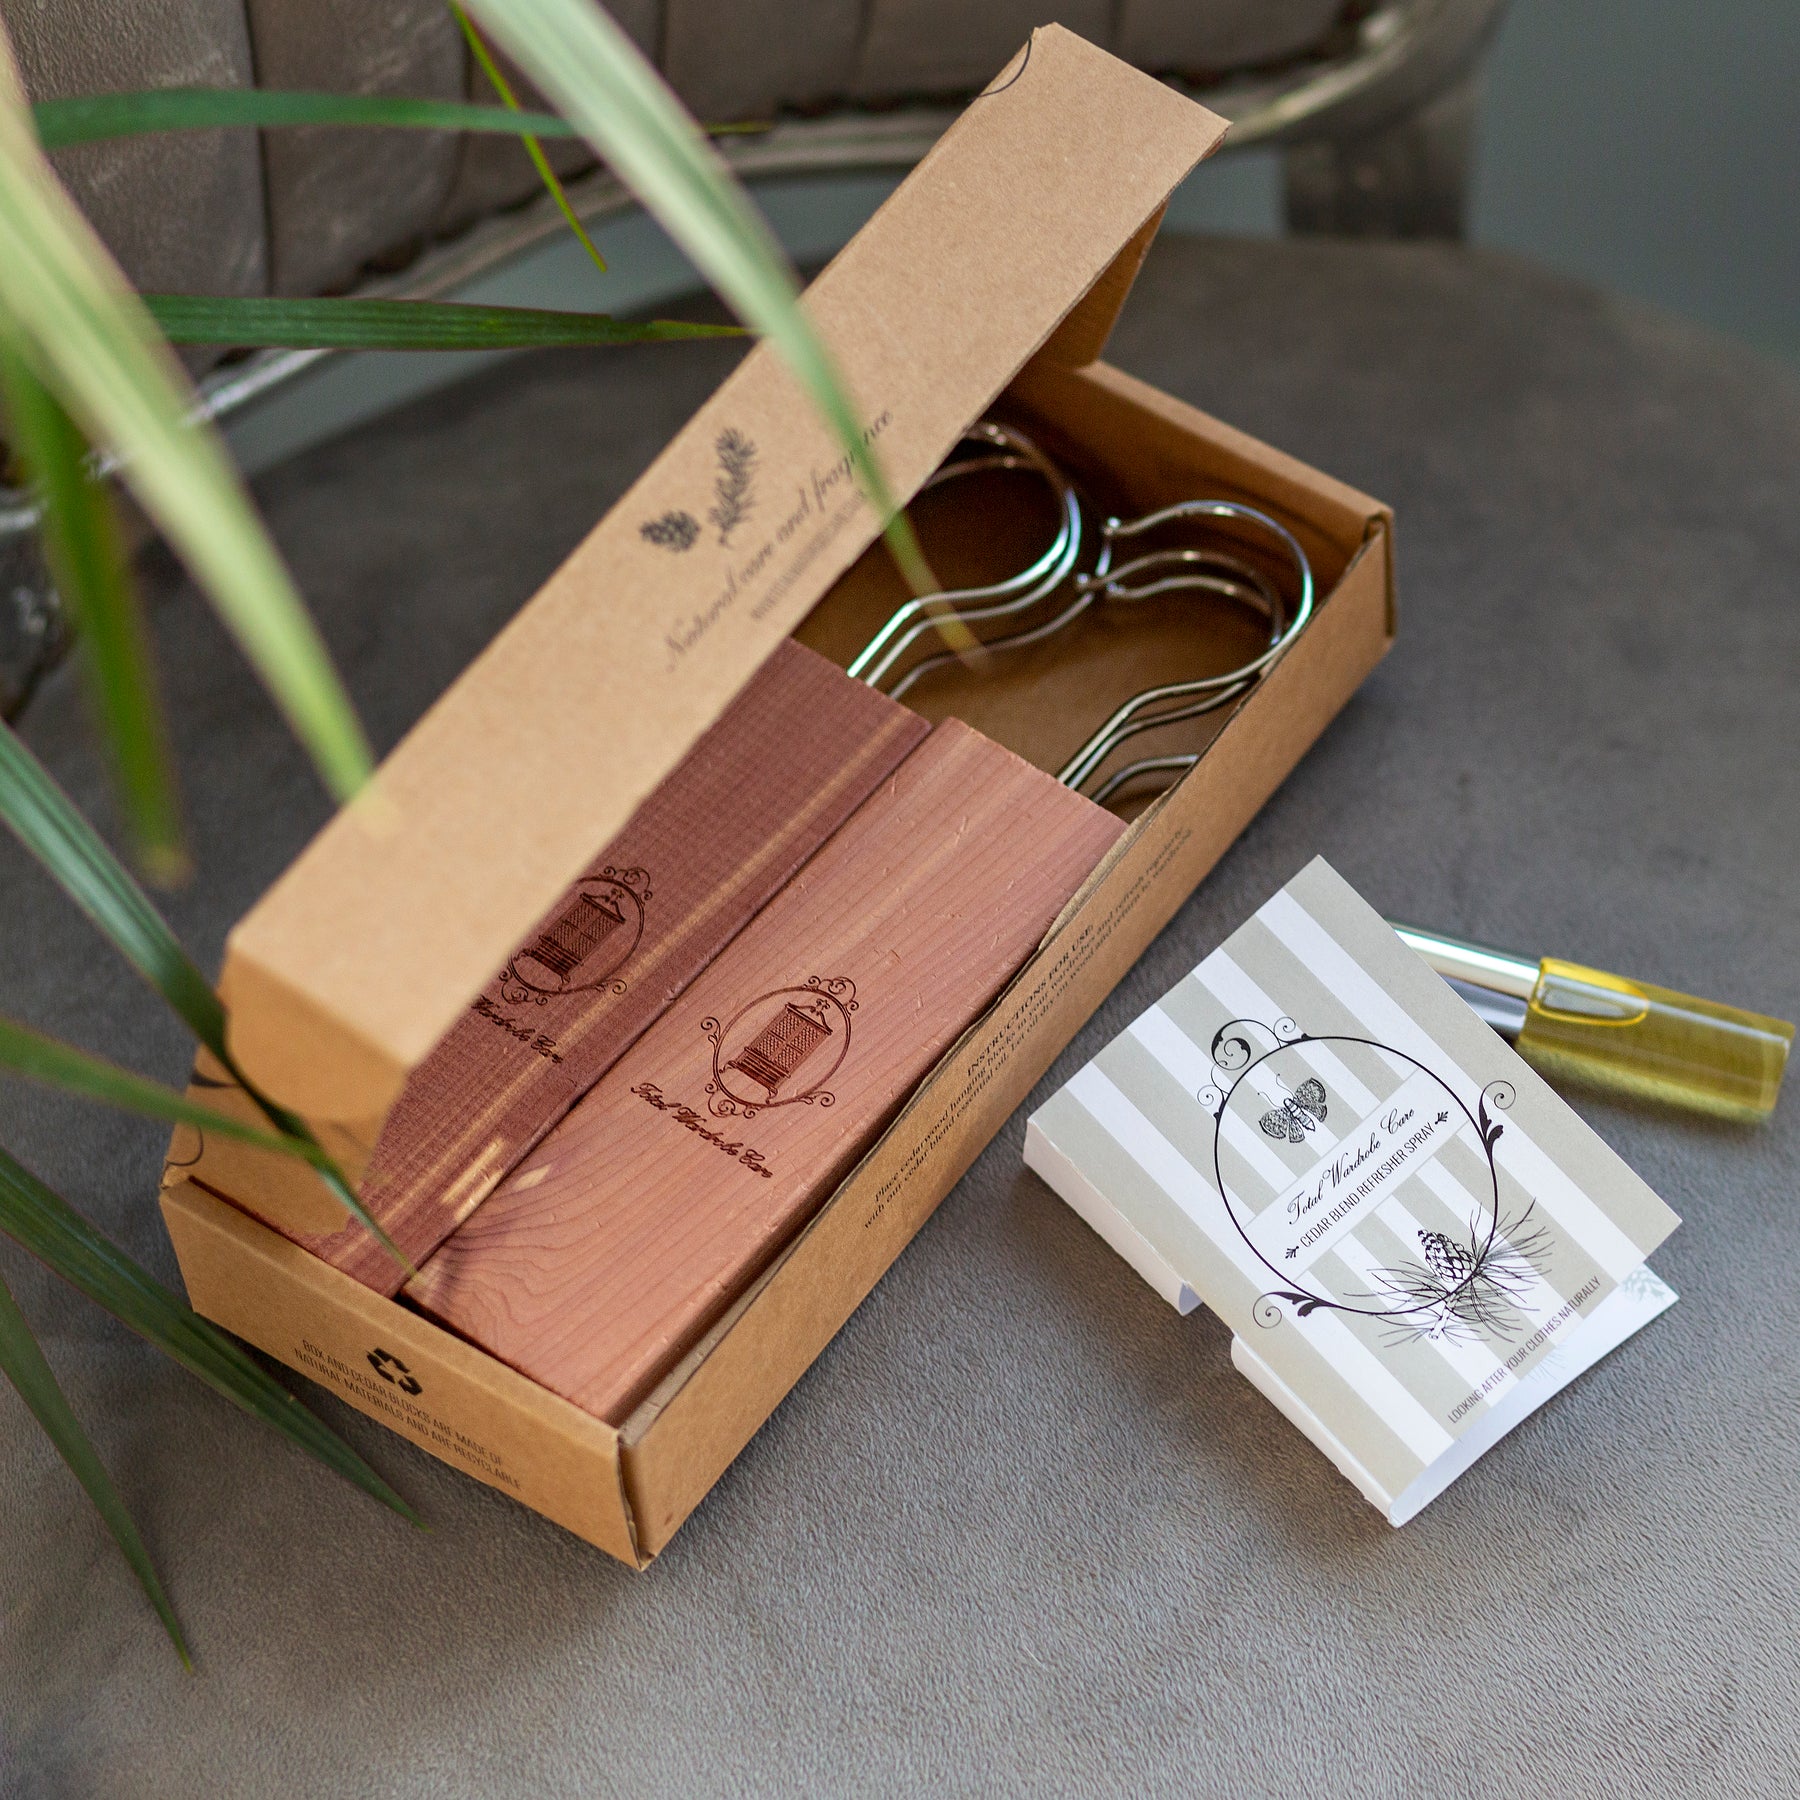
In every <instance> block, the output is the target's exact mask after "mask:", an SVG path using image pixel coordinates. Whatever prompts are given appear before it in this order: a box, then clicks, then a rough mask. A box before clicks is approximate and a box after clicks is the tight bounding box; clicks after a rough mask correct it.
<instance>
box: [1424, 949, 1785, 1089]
mask: <svg viewBox="0 0 1800 1800" xmlns="http://www.w3.org/2000/svg"><path fill="white" fill-rule="evenodd" d="M1394 929H1395V930H1396V931H1397V932H1398V933H1399V934H1400V938H1401V941H1402V942H1403V943H1405V944H1406V946H1407V947H1408V949H1411V950H1414V951H1416V952H1417V953H1418V954H1419V955H1420V956H1422V957H1423V958H1424V959H1425V961H1426V962H1427V963H1429V964H1430V965H1431V967H1432V968H1434V969H1435V970H1436V971H1437V972H1438V974H1440V975H1442V976H1443V977H1444V979H1445V980H1446V981H1448V982H1449V983H1450V985H1451V987H1453V988H1454V989H1455V990H1456V991H1457V993H1458V994H1460V995H1461V996H1462V998H1463V999H1465V1000H1466V1001H1468V1003H1469V1004H1470V1005H1471V1006H1472V1007H1473V1008H1474V1009H1475V1011H1476V1013H1477V1014H1479V1016H1480V1017H1481V1018H1482V1019H1484V1020H1485V1021H1486V1022H1487V1023H1488V1024H1489V1025H1491V1026H1493V1028H1494V1029H1495V1030H1496V1031H1498V1032H1499V1033H1500V1034H1501V1036H1502V1037H1505V1038H1508V1039H1510V1040H1511V1041H1512V1042H1513V1043H1514V1044H1515V1045H1516V1046H1517V1048H1518V1051H1519V1054H1520V1055H1521V1056H1523V1057H1524V1058H1525V1060H1526V1061H1527V1062H1529V1063H1531V1064H1532V1065H1533V1067H1535V1068H1538V1069H1541V1070H1542V1071H1543V1072H1544V1074H1546V1075H1548V1076H1551V1077H1552V1078H1553V1079H1554V1078H1560V1079H1564V1080H1569V1081H1576V1082H1585V1083H1588V1084H1590V1085H1594V1086H1599V1087H1607V1088H1612V1089H1615V1090H1623V1091H1624V1092H1626V1093H1631V1094H1636V1095H1638V1096H1640V1097H1642V1098H1644V1099H1648V1100H1657V1101H1662V1102H1664V1103H1666V1104H1668V1105H1672V1106H1685V1107H1692V1108H1696V1109H1698V1110H1700V1111H1702V1112H1710V1113H1717V1114H1720V1115H1722V1116H1723V1117H1726V1118H1733V1119H1752V1120H1755V1119H1766V1118H1767V1117H1768V1116H1769V1114H1770V1112H1772V1111H1773V1110H1774V1106H1775V1101H1776V1097H1777V1096H1778V1095H1779V1094H1780V1092H1781V1078H1782V1075H1783V1073H1784V1072H1785V1071H1786V1068H1787V1059H1788V1051H1789V1049H1790V1048H1791V1047H1792V1045H1793V1042H1794V1027H1793V1026H1792V1025H1790V1024H1789V1023H1788V1022H1787V1021H1786V1020H1784V1019H1771V1018H1768V1017H1766V1016H1765V1015H1763V1014H1762V1013H1753V1012H1746V1011H1744V1010H1743V1009H1742V1008H1741V1007H1736V1006H1726V1005H1723V1004H1721V1003H1720V1002H1719V1001H1716V1000H1701V999H1697V998H1696V997H1695V996H1694V995H1692V994H1680V993H1676V992H1675V991H1674V990H1673V989H1671V988H1662V987H1655V986H1653V985H1652V984H1651V983H1649V982H1647V981H1633V980H1631V979H1629V978H1627V977H1626V976H1623V975H1611V974H1608V973H1607V972H1606V971H1605V970H1604V969H1590V968H1585V967H1584V966H1583V965H1582V964H1580V963H1573V962H1565V961H1563V960H1562V959H1561V958H1560V957H1554V956H1546V957H1545V958H1543V960H1542V961H1540V962H1534V961H1532V960H1531V959H1530V958H1528V957H1523V956H1514V955H1511V954H1510V953H1508V952H1506V951H1503V950H1491V949H1489V948H1487V947H1486V946H1485V945H1481V944H1468V943H1464V942H1462V941H1461V940H1460V939H1457V938H1450V937H1444V936H1441V935H1440V934H1439V933H1437V932H1433V931H1422V930H1420V929H1419V928H1418V927H1417V926H1414V925H1401V924H1395V925H1394Z"/></svg>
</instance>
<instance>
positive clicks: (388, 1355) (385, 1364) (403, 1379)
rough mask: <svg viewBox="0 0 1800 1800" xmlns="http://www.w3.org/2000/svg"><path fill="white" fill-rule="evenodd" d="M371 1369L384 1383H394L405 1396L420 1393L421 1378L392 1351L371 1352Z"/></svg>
mask: <svg viewBox="0 0 1800 1800" xmlns="http://www.w3.org/2000/svg"><path fill="white" fill-rule="evenodd" d="M369 1367H370V1368H371V1369H373V1370H374V1371H375V1373H376V1374H377V1375H379V1376H380V1377H381V1379H382V1380H383V1381H389V1382H392V1383H393V1385H394V1386H395V1387H397V1388H398V1389H399V1390H400V1391H401V1393H403V1394H416V1393H418V1391H419V1378H418V1376H416V1375H415V1374H414V1373H413V1372H412V1370H411V1369H409V1368H408V1367H407V1366H406V1364H405V1363H403V1362H402V1361H401V1360H400V1359H399V1357H397V1356H396V1355H395V1354H394V1353H393V1351H391V1350H371V1351H370V1352H369Z"/></svg>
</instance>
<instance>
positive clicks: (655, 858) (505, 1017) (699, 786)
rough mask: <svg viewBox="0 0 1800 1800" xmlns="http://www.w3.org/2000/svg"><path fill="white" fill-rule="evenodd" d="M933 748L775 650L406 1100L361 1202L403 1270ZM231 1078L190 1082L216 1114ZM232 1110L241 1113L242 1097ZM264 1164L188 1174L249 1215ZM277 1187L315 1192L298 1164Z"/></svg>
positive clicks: (358, 1251) (382, 1280)
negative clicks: (247, 1203) (246, 1175)
mask: <svg viewBox="0 0 1800 1800" xmlns="http://www.w3.org/2000/svg"><path fill="white" fill-rule="evenodd" d="M927 730H928V727H927V726H926V724H925V722H924V721H923V720H922V719H920V718H918V717H917V716H916V715H915V714H913V713H910V712H908V711H907V710H906V708H904V707H902V706H899V705H897V704H896V703H895V702H893V701H891V700H889V699H887V698H885V696H883V695H880V694H877V693H876V692H874V690H873V689H871V688H868V687H865V686H864V685H863V684H862V683H861V682H857V681H852V680H850V679H849V678H848V677H847V676H846V675H844V674H843V672H842V671H841V670H839V669H836V668H834V667H833V666H832V665H831V664H830V663H828V662H826V661H825V660H824V658H822V657H820V656H816V655H815V654H814V653H813V652H812V651H810V650H807V649H803V648H802V647H801V646H800V645H798V644H794V643H783V644H781V645H780V646H778V647H777V649H776V651H775V653H774V655H772V656H771V657H770V658H769V660H768V661H767V662H766V663H765V664H764V665H763V667H762V668H761V669H760V670H759V671H758V672H757V674H756V675H755V676H753V677H752V679H751V680H750V682H749V683H748V685H747V686H746V687H745V688H744V690H743V692H742V693H741V694H739V696H738V697H737V699H736V700H734V701H733V702H732V704H731V705H730V706H729V707H728V708H727V709H726V710H725V712H724V713H723V714H721V715H720V717H719V719H718V721H717V722H716V723H715V724H714V725H713V726H712V727H711V728H710V729H709V730H708V731H707V732H706V734H705V735H704V736H703V737H702V738H701V739H700V740H699V742H698V743H697V744H696V745H695V746H694V748H693V749H692V750H690V751H689V752H688V754H687V756H686V757H684V758H683V760H682V761H681V762H680V763H679V764H678V765H677V766H676V768H675V769H674V770H673V772H672V773H671V774H670V775H669V776H668V777H667V779H666V780H664V781H663V782H662V783H661V784H660V785H659V786H658V787H657V788H656V789H655V790H654V791H653V792H652V793H651V795H650V797H649V799H647V800H646V801H645V802H644V803H643V805H642V806H640V807H639V808H638V810H637V812H636V813H635V814H633V816H632V818H631V821H630V823H629V824H627V826H626V827H625V829H624V830H623V831H622V832H621V833H620V834H619V835H618V837H616V838H615V839H614V840H613V841H612V842H611V843H610V844H608V845H607V847H606V849H605V850H604V851H603V852H602V853H601V854H600V856H599V857H597V858H596V859H595V861H594V862H593V864H592V865H591V866H590V867H589V869H588V871H587V873H586V874H585V875H584V876H583V877H582V879H581V880H580V881H579V882H577V883H576V884H575V885H574V886H573V887H571V888H570V889H569V891H568V892H567V893H566V894H564V895H563V897H562V898H561V899H560V900H559V901H558V902H557V905H556V906H555V907H553V908H552V909H551V911H550V912H549V913H548V914H547V915H546V916H545V918H544V919H542V920H540V921H539V924H538V926H537V928H536V929H535V930H534V931H533V932H532V934H531V935H530V936H529V937H528V938H527V939H526V940H525V941H524V943H523V944H522V945H521V947H520V949H519V951H518V952H517V953H515V955H514V956H513V957H512V959H511V960H510V962H509V963H508V964H507V966H506V968H505V969H503V970H502V971H501V972H500V973H499V974H498V975H496V976H495V977H494V978H493V979H492V980H491V981H490V982H489V983H488V985H487V987H486V988H485V989H484V990H483V992H482V993H481V994H480V995H479V996H477V998H476V999H475V1001H474V1002H473V1003H472V1004H471V1005H470V1007H469V1008H468V1009H467V1010H465V1011H464V1013H463V1015H462V1017H461V1019H460V1020H459V1021H458V1023H457V1024H456V1025H455V1026H454V1027H452V1029H451V1030H450V1031H449V1033H447V1034H446V1036H445V1037H444V1039H443V1041H442V1042H441V1043H440V1044H439V1045H438V1047H437V1048H436V1049H435V1050H434V1051H433V1052H432V1053H431V1055H430V1056H429V1057H427V1058H426V1060H425V1061H424V1062H423V1063H421V1064H420V1066H419V1068H418V1069H417V1070H416V1071H415V1072H414V1074H413V1076H412V1077H411V1079H410V1080H409V1081H408V1083H407V1085H406V1088H405V1090H404V1092H403V1093H402V1095H401V1098H400V1100H399V1102H398V1104H397V1105H396V1106H395V1108H394V1110H393V1112H392V1113H391V1114H390V1115H389V1118H388V1121H387V1123H386V1125H385V1126H384V1127H383V1129H382V1133H381V1136H380V1138H379V1140H378V1141H377V1143H376V1146H375V1150H374V1154H373V1156H372V1157H371V1159H370V1162H369V1166H368V1171H367V1173H366V1175H365V1176H364V1178H363V1181H362V1183H361V1189H360V1191H361V1196H362V1200H363V1204H364V1205H365V1206H367V1207H368V1209H369V1211H370V1212H371V1213H373V1214H374V1216H375V1217H376V1218H377V1219H378V1220H380V1221H381V1223H382V1225H383V1227H384V1228H385V1229H386V1230H387V1232H388V1234H389V1235H390V1236H391V1237H392V1238H393V1239H394V1241H395V1243H396V1244H398V1245H399V1247H400V1248H401V1250H402V1251H404V1252H405V1253H406V1255H407V1257H408V1258H409V1260H410V1261H411V1262H413V1263H414V1264H415V1265H416V1264H418V1263H422V1262H423V1261H424V1260H425V1258H426V1257H428V1256H429V1255H430V1254H431V1252H432V1251H433V1250H435V1249H436V1248H437V1247H438V1245H439V1244H440V1243H442V1242H443V1240H444V1239H445V1238H446V1237H448V1236H449V1234H450V1233H451V1232H452V1231H454V1230H455V1229H456V1227H457V1225H458V1224H459V1223H460V1222H461V1221H462V1220H463V1219H465V1218H467V1217H468V1216H469V1214H470V1213H471V1212H472V1211H473V1210H474V1209H475V1208H476V1207H477V1206H478V1205H479V1204H480V1203H481V1201H482V1200H483V1199H484V1198H485V1197H486V1196H487V1195H488V1194H489V1193H491V1192H492V1191H493V1188H494V1185H495V1184H496V1183H497V1182H498V1181H499V1180H500V1178H501V1177H502V1176H503V1175H505V1173H506V1171H507V1170H508V1169H510V1168H511V1167H512V1166H513V1165H514V1164H515V1163H516V1162H517V1161H518V1160H519V1158H520V1157H521V1156H523V1155H524V1154H525V1153H526V1152H527V1151H528V1150H529V1149H530V1148H531V1147H532V1145H533V1144H535V1143H536V1142H537V1141H538V1139H539V1138H541V1137H542V1136H543V1134H544V1133H545V1132H546V1131H547V1130H548V1129H549V1128H550V1127H551V1126H552V1125H553V1124H554V1123H555V1122H556V1120H557V1119H559V1118H560V1117H561V1116H562V1115H563V1114H564V1113H565V1112H566V1111H567V1110H568V1109H569V1107H570V1106H571V1105H573V1104H574V1102H575V1101H576V1100H577V1099H579V1098H580V1097H581V1095H582V1094H584V1093H586V1092H587V1090H588V1089H589V1088H590V1087H592V1086H593V1084H594V1083H595V1082H596V1081H597V1080H599V1078H600V1077H601V1076H602V1075H603V1074H604V1073H605V1072H606V1071H607V1069H609V1068H610V1067H611V1066H612V1064H613V1063H614V1062H616V1061H617V1060H618V1058H619V1056H620V1055H621V1054H622V1053H623V1052H624V1051H625V1050H626V1049H627V1048H628V1047H629V1046H630V1045H631V1044H632V1043H634V1042H635V1041H636V1040H637V1038H638V1037H639V1036H640V1035H641V1034H642V1033H643V1031H644V1030H645V1029H646V1028H647V1027H648V1026H649V1025H651V1024H652V1023H653V1022H654V1021H655V1020H656V1019H657V1018H658V1017H659V1016H660V1015H661V1014H662V1012H663V1011H664V1010H665V1008H667V1007H668V1005H669V1004H670V1002H671V1001H673V1000H674V999H675V997H676V996H677V995H678V994H679V993H680V992H681V991H682V990H683V989H684V988H685V987H686V986H687V985H688V983H689V982H690V981H692V980H693V979H694V977H695V976H696V975H697V974H698V973H699V972H700V971H701V970H702V969H703V968H705V967H706V965H707V964H708V963H709V962H711V961H712V959H713V958H714V956H716V955H717V954H718V952H719V951H720V949H721V948H723V946H724V945H725V944H727V943H729V942H730V940H731V939H732V938H733V937H735V936H736V935H737V933H738V932H739V931H741V930H742V929H743V928H744V926H745V925H746V924H747V923H748V922H749V921H750V919H751V918H752V917H753V916H754V915H755V913H756V911H757V910H758V908H760V907H761V906H762V905H763V904H764V903H765V902H766V901H767V900H768V899H769V897H770V895H771V894H773V893H775V892H776V891H777V890H778V889H779V888H780V887H781V885H782V883H783V882H785V881H786V880H787V879H788V877H789V876H791V875H792V874H793V873H794V872H795V870H797V869H798V868H799V867H800V865H801V864H802V863H803V862H805V860H806V859H807V857H809V856H810V855H811V854H812V853H813V852H814V851H815V850H816V849H817V848H818V847H819V845H820V844H822V843H823V842H824V841H825V840H826V838H828V837H829V836H830V835H831V833H832V832H833V831H835V830H836V829H837V828H838V826H839V825H841V824H842V823H843V822H844V820H845V819H847V818H848V817H849V816H850V814H851V813H852V812H853V811H855V809H856V808H857V807H858V806H859V805H861V804H862V802H863V801H864V800H866V799H867V798H868V797H869V795H870V794H871V793H872V792H873V791H874V790H875V788H876V787H877V785H878V784H879V783H880V782H881V781H882V780H883V779H884V778H885V777H886V776H888V775H890V774H891V773H892V772H893V770H894V769H895V767H896V766H897V765H898V764H899V763H900V761H901V759H902V758H903V757H904V756H905V755H906V754H907V752H908V751H910V750H912V749H914V748H915V747H916V746H917V745H918V744H919V742H920V741H921V740H922V739H923V738H924V736H925V735H926V732H927ZM570 779H571V780H572V781H578V780H580V779H581V775H580V772H579V771H571V772H570ZM589 897H591V899H590V898H589ZM571 962H573V963H574V966H573V967H572V968H571V967H570V964H571ZM558 989H561V990H562V991H560V992H558V991H554V990H558ZM222 1073H223V1071H214V1070H212V1069H210V1068H203V1069H202V1070H201V1071H200V1072H199V1075H198V1078H197V1081H198V1084H199V1085H198V1086H197V1088H196V1090H195V1091H196V1092H197V1093H199V1094H200V1095H201V1097H204V1098H205V1099H207V1100H208V1101H210V1102H211V1103H213V1104H215V1105H216V1104H218V1103H219V1100H220V1098H221V1095H220V1093H219V1092H218V1091H216V1089H215V1087H214V1083H215V1082H216V1079H217V1076H218V1075H222ZM233 1097H234V1098H238V1099H240V1103H241V1104H242V1105H244V1106H245V1107H248V1104H249V1103H248V1100H247V1098H246V1097H242V1096H241V1090H239V1091H238V1093H237V1094H235V1095H234V1096H233ZM250 1116H254V1115H253V1114H252V1115H250ZM259 1155H266V1153H259V1152H257V1151H256V1150H254V1149H250V1148H249V1147H247V1146H242V1145H235V1144H231V1143H229V1142H227V1141H225V1140H221V1139H217V1138H214V1139H211V1140H209V1141H208V1142H207V1143H206V1145H205V1146H204V1149H203V1152H202V1155H201V1159H200V1161H199V1162H198V1163H196V1164H195V1165H194V1166H193V1167H192V1168H191V1169H190V1170H189V1173H190V1175H191V1176H192V1177H193V1178H194V1179H196V1180H198V1181H200V1182H202V1183H203V1184H205V1185H208V1186H212V1187H216V1188H219V1189H221V1190H222V1191H223V1192H225V1193H228V1194H233V1195H239V1194H252V1195H253V1194H256V1193H258V1192H259V1191H266V1184H265V1183H262V1182H259V1181H247V1180H245V1179H243V1178H242V1175H241V1174H240V1173H239V1172H238V1170H237V1169H236V1168H234V1167H230V1166H228V1165H231V1164H235V1163H238V1162H241V1161H242V1160H244V1159H245V1158H246V1157H251V1158H254V1157H258V1156H259ZM267 1160H269V1161H271V1162H273V1161H274V1160H275V1159H273V1158H268V1159H267ZM286 1172H287V1174H288V1176H289V1179H290V1180H292V1179H294V1178H296V1177H297V1178H298V1179H300V1180H302V1181H310V1180H312V1177H311V1176H310V1175H309V1174H307V1173H306V1172H305V1170H304V1166H303V1165H300V1164H298V1163H292V1162H291V1161H290V1163H289V1167H288V1170H287V1171H286ZM270 1222H271V1223H274V1224H275V1225H276V1226H277V1227H278V1228H282V1227H283V1225H284V1221H283V1220H281V1219H279V1218H275V1219H271V1221H270ZM286 1235H288V1236H290V1237H291V1238H293V1240H294V1241H295V1242H296V1243H298V1244H301V1245H303V1246H304V1247H305V1248H307V1249H309V1250H311V1251H312V1252H313V1253H314V1254H315V1255H318V1256H321V1257H323V1258H324V1259H325V1260H326V1261H327V1262H329V1263H331V1264H332V1265H333V1266H334V1267H336V1268H339V1269H342V1270H343V1271H344V1272H345V1273H346V1274H348V1275H352V1276H354V1277H355V1278H356V1279H357V1280H358V1281H361V1282H363V1283H364V1284H365V1285H366V1286H368V1287H371V1288H373V1289H375V1290H376V1291H377V1292H378V1293H385V1294H392V1293H394V1292H395V1291H396V1290H397V1289H398V1288H399V1286H400V1283H401V1281H402V1280H403V1279H404V1273H405V1272H404V1271H403V1270H402V1269H401V1268H400V1266H399V1265H398V1264H397V1263H396V1262H395V1261H394V1259H393V1258H392V1257H391V1256H390V1255H388V1253H387V1252H386V1251H385V1250H384V1249H383V1248H382V1247H381V1245H380V1244H379V1243H378V1242H377V1241H376V1240H375V1239H374V1238H373V1237H372V1236H371V1235H370V1234H369V1233H368V1232H367V1231H366V1230H364V1228H363V1227H362V1226H361V1225H359V1224H356V1223H355V1222H354V1221H350V1222H347V1223H346V1224H344V1225H343V1227H342V1228H341V1229H337V1230H333V1231H329V1232H326V1233H311V1232H307V1231H304V1230H294V1229H291V1228H289V1229H287V1231H286Z"/></svg>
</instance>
